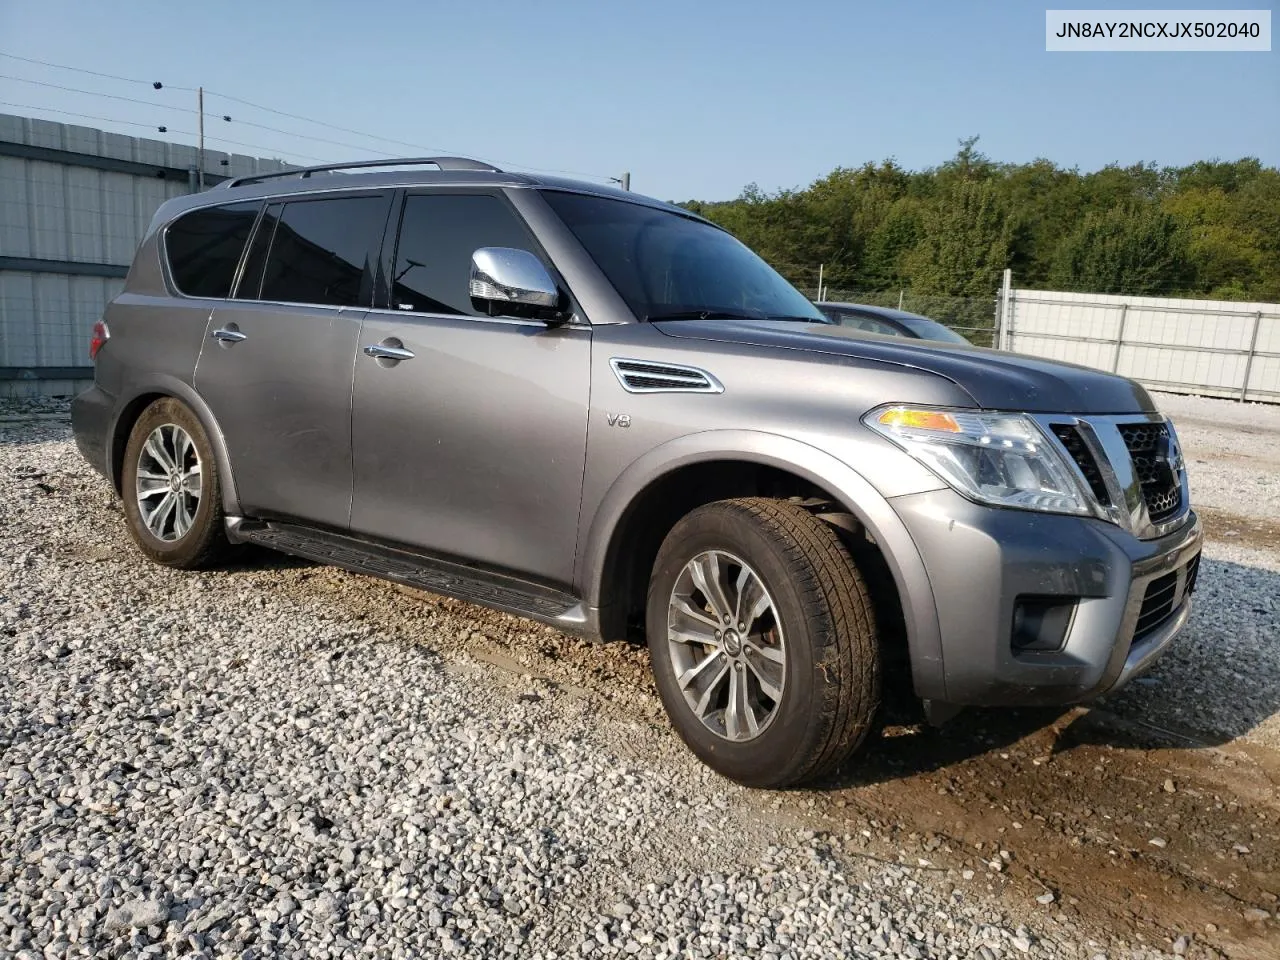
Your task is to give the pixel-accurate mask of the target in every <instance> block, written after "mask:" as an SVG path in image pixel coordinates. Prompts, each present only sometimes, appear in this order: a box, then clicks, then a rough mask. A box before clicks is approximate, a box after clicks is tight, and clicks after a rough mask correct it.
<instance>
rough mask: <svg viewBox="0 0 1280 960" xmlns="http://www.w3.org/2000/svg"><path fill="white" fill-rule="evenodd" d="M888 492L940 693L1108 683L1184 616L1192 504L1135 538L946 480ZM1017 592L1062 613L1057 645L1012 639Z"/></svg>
mask: <svg viewBox="0 0 1280 960" xmlns="http://www.w3.org/2000/svg"><path fill="white" fill-rule="evenodd" d="M890 502H891V503H892V504H893V506H894V508H895V510H896V511H897V513H898V516H899V517H900V518H901V519H902V521H903V523H904V524H905V525H906V527H907V529H908V531H909V532H910V533H911V536H912V538H913V539H914V540H915V543H916V546H917V548H918V549H919V551H920V555H921V557H922V558H923V560H924V565H925V569H926V571H927V572H928V575H929V581H930V585H931V587H932V590H933V598H932V603H933V605H934V607H935V608H936V611H937V617H938V623H939V629H940V633H941V637H942V660H943V670H944V673H945V688H946V701H947V702H949V703H954V704H965V705H990V706H995V705H1017V704H1066V703H1076V702H1080V701H1082V700H1088V699H1091V698H1093V697H1097V696H1100V695H1102V694H1104V693H1108V692H1111V691H1114V690H1117V689H1119V688H1120V687H1121V686H1123V685H1124V684H1125V683H1127V682H1128V681H1129V680H1131V679H1133V678H1134V677H1136V676H1138V675H1139V674H1141V673H1142V672H1143V671H1145V670H1146V669H1148V668H1149V667H1150V666H1151V665H1152V664H1153V663H1154V662H1155V661H1156V660H1157V659H1158V658H1159V656H1160V655H1161V653H1163V652H1164V650H1165V649H1166V648H1167V647H1168V645H1169V643H1170V642H1172V640H1173V638H1174V637H1175V636H1177V634H1178V632H1179V631H1180V630H1181V629H1182V627H1183V626H1184V625H1185V624H1186V621H1187V617H1188V616H1189V614H1190V610H1191V598H1190V594H1191V587H1192V586H1193V585H1194V579H1195V574H1196V571H1197V567H1198V559H1199V556H1200V549H1201V545H1202V541H1203V534H1202V532H1201V527H1200V521H1199V519H1198V518H1197V517H1196V515H1195V513H1194V512H1191V513H1189V514H1188V515H1187V517H1186V521H1185V523H1183V524H1182V525H1181V526H1179V527H1178V528H1177V529H1176V530H1174V531H1172V532H1170V533H1168V534H1166V535H1165V536H1163V537H1161V538H1159V539H1156V540H1138V539H1137V538H1135V537H1133V536H1132V535H1131V534H1129V533H1127V532H1125V531H1124V530H1121V529H1120V528H1119V527H1116V526H1114V525H1113V524H1109V523H1106V522H1104V521H1102V520H1095V519H1090V518H1082V517H1067V516H1058V515H1052V514H1037V513H1030V512H1026V511H1018V510H999V509H993V508H990V507H983V506H979V505H977V504H974V503H971V502H970V501H968V500H965V499H964V498H963V497H961V496H959V495H958V494H956V493H954V492H952V491H950V490H935V491H931V492H929V493H921V494H914V495H911V496H905V497H898V498H895V499H893V500H892V501H890ZM903 599H904V601H905V602H908V603H910V602H912V600H911V598H909V597H908V598H903ZM1028 602H1030V603H1044V604H1049V605H1051V606H1057V607H1059V608H1060V609H1061V610H1063V611H1064V612H1065V616H1064V618H1063V620H1062V623H1063V624H1065V630H1064V631H1063V632H1062V640H1061V644H1060V646H1058V647H1057V648H1056V649H1050V650H1035V649H1025V648H1019V647H1018V646H1017V645H1015V642H1014V636H1015V615H1016V614H1017V612H1018V611H1019V609H1025V606H1024V605H1025V604H1026V603H1028ZM1144 602H1145V603H1146V606H1145V607H1144ZM923 612H924V611H919V612H918V613H923Z"/></svg>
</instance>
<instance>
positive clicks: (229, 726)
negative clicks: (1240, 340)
mask: <svg viewBox="0 0 1280 960" xmlns="http://www.w3.org/2000/svg"><path fill="white" fill-rule="evenodd" d="M62 410H63V408H62V407H60V405H59V404H57V403H56V402H48V401H43V402H42V401H24V402H21V403H16V404H15V403H9V404H5V405H3V406H0V656H2V657H3V669H2V670H0V955H3V954H5V952H6V951H8V952H9V953H11V954H13V955H16V956H19V957H24V958H35V957H41V956H45V957H55V956H111V957H143V956H179V955H183V956H195V957H205V956H208V957H213V956H218V957H223V956H227V957H231V956H234V957H242V958H246V960H248V958H255V957H272V956H298V957H347V956H392V957H399V956H439V955H451V954H454V955H464V956H475V957H490V956H504V955H509V956H521V957H547V958H549V957H583V956H626V955H635V956H642V957H721V956H753V957H766V958H774V957H778V958H781V957H796V958H799V957H837V956H869V957H912V958H916V957H931V958H934V957H936V958H951V957H956V958H967V957H981V958H983V960H996V958H1008V957H1021V956H1031V957H1081V958H1092V957H1095V956H1099V955H1101V956H1124V957H1126V958H1128V957H1133V958H1143V957H1163V956H1166V955H1169V954H1183V953H1186V954H1188V955H1203V956H1217V955H1219V954H1217V953H1216V952H1214V951H1213V950H1211V949H1210V948H1208V947H1203V948H1202V945H1201V943H1200V941H1199V940H1197V939H1196V937H1195V936H1192V937H1186V936H1183V937H1175V936H1166V937H1163V938H1159V939H1153V938H1151V937H1149V936H1148V937H1143V936H1142V935H1141V934H1138V935H1136V936H1135V935H1134V934H1133V932H1132V930H1131V929H1123V930H1122V929H1114V930H1109V929H1101V928H1099V927H1098V926H1097V925H1096V924H1093V925H1091V924H1090V923H1089V922H1087V921H1086V920H1085V919H1084V918H1082V917H1080V916H1079V914H1078V913H1077V912H1076V911H1074V910H1069V911H1067V910H1064V912H1055V911H1058V909H1059V904H1057V903H1056V902H1055V899H1056V894H1055V893H1054V891H1053V890H1052V889H1049V888H1048V887H1045V888H1044V892H1043V893H1040V894H1039V899H1038V900H1037V899H1036V898H1035V897H1034V896H1029V895H1028V896H1023V897H1021V899H1017V898H1014V899H1011V898H1010V897H1008V896H1000V895H998V893H999V888H998V887H997V886H995V885H993V882H992V881H993V878H995V879H999V877H1000V876H1001V875H1002V873H1004V872H1006V871H1008V870H1010V868H1011V867H1012V865H1013V864H1014V863H1016V856H1015V855H1012V854H1010V853H1009V851H1008V850H1002V849H1000V848H990V849H988V850H986V851H985V852H983V853H982V854H981V857H982V860H981V861H979V862H978V863H977V866H978V868H979V872H978V873H977V875H975V870H974V869H973V865H974V864H973V861H972V858H970V860H968V861H964V860H962V859H961V858H960V857H959V856H958V851H954V850H952V846H951V845H950V844H949V843H947V842H946V841H945V839H944V838H938V839H935V840H932V841H930V840H928V839H927V837H928V836H929V835H925V836H922V837H917V835H916V833H911V834H910V838H911V843H907V842H905V841H904V840H902V839H901V833H900V831H899V830H898V829H897V828H896V826H895V827H894V828H892V829H891V828H890V826H889V825H888V824H885V823H882V822H879V821H876V820H872V819H867V820H846V821H845V823H844V829H836V830H822V831H818V832H815V831H814V830H813V829H812V823H813V819H812V817H811V816H809V815H808V813H807V812H806V810H807V809H808V808H813V806H814V803H815V800H814V799H812V798H811V799H808V800H806V799H805V796H806V795H805V794H804V793H799V794H767V793H762V792H753V791H746V790H743V789H741V788H738V787H736V786H733V785H731V784H728V783H726V782H725V781H722V780H719V779H718V778H715V777H714V776H712V775H711V774H710V773H709V772H708V771H706V770H705V769H704V768H702V767H701V766H700V765H698V764H697V763H696V761H694V760H693V759H692V757H691V756H690V755H689V754H688V753H687V752H686V751H685V750H684V749H683V748H682V746H681V745H680V744H679V743H678V741H676V739H675V737H674V736H673V735H671V734H670V732H669V731H668V730H667V728H666V727H665V725H664V724H663V723H662V722H661V718H660V717H659V716H658V711H657V704H656V698H655V697H654V695H653V693H652V690H651V688H650V687H649V686H648V683H647V680H646V679H645V670H646V668H647V661H646V658H645V656H644V654H643V652H642V651H637V650H634V649H632V648H629V647H626V646H611V647H592V646H588V645H585V644H581V643H579V642H578V641H574V640H572V639H570V638H565V637H563V636H561V635H559V634H557V633H555V632H554V631H552V630H549V629H546V628H542V627H539V626H535V625H532V624H529V623H527V622H524V621H518V620H515V619H513V618H509V617H502V616H500V615H497V614H492V613H489V612H487V611H480V610H477V609H476V608H473V607H469V606H467V605H465V604H460V603H457V602H455V601H450V600H444V599H439V598H426V597H424V596H423V595H420V594H411V593H409V592H407V591H403V590H400V589H398V588H396V587H394V586H392V585H389V584H385V583H380V582H377V581H373V580H369V579H366V578H362V577H357V576H352V575H349V574H346V573H343V572H341V571H337V570H332V569H329V568H321V567H313V566H310V565H306V564H301V563H294V562H291V561H286V560H281V559H277V558H273V557H271V556H270V555H261V554H254V553H250V554H247V555H246V558H245V561H244V562H243V563H242V564H240V565H238V566H236V567H233V568H231V569H227V570H222V571H217V572H213V573H202V574H184V573H176V572H172V571H168V570H165V569H162V568H159V567H156V566H153V565H149V564H146V563H144V562H143V561H142V560H141V559H140V558H139V557H138V556H137V555H136V554H135V552H134V551H133V549H132V547H131V545H130V543H129V541H128V538H127V536H126V535H125V533H124V531H123V518H122V515H121V512H120V510H119V507H118V504H117V503H116V502H115V499H114V496H113V495H112V494H111V492H110V490H109V488H108V487H107V485H106V484H105V482H103V481H101V480H100V479H99V478H97V477H96V476H94V475H92V474H91V473H90V472H89V471H88V470H87V469H86V468H85V467H84V465H83V463H82V462H81V461H80V459H79V457H78V455H77V454H76V452H75V450H74V446H73V445H72V444H71V443H70V441H69V430H68V427H67V425H66V423H65V422H63V421H62V420H60V419H58V416H59V414H60V413H61V412H62ZM1185 439H1186V433H1185V432H1184V440H1185ZM1188 449H1191V444H1190V443H1188ZM1216 549H1217V548H1216V547H1215V550H1216ZM1250 549H1255V548H1250ZM1231 557H1234V559H1229V558H1228V557H1227V555H1226V554H1215V555H1214V558H1213V561H1212V563H1210V564H1209V565H1208V566H1207V568H1206V572H1205V580H1206V583H1207V584H1208V585H1209V587H1208V588H1207V589H1206V592H1207V593H1208V592H1209V590H1210V589H1218V590H1221V591H1224V592H1223V593H1222V595H1221V597H1220V599H1219V600H1218V601H1217V602H1216V605H1214V604H1211V603H1204V604H1202V607H1201V611H1200V612H1199V613H1198V614H1197V616H1198V617H1199V618H1200V621H1198V622H1201V621H1203V624H1204V625H1202V626H1199V627H1197V629H1198V630H1200V631H1201V632H1200V633H1199V634H1197V636H1198V637H1199V638H1200V639H1199V641H1198V642H1201V643H1210V642H1211V643H1217V644H1224V643H1228V642H1231V641H1238V642H1239V643H1240V644H1241V645H1242V646H1241V647H1239V648H1236V649H1237V650H1242V649H1243V644H1244V643H1246V642H1247V640H1248V639H1249V637H1253V640H1254V642H1257V639H1258V638H1262V639H1264V640H1268V641H1269V642H1270V643H1271V644H1272V646H1274V644H1275V636H1276V634H1275V631H1274V613H1275V607H1274V603H1275V595H1276V594H1275V591H1272V593H1271V599H1270V604H1271V606H1270V607H1269V608H1268V609H1269V610H1270V614H1271V616H1272V617H1273V619H1272V620H1271V621H1265V622H1268V623H1271V624H1272V626H1270V627H1265V628H1264V627H1263V626H1261V623H1263V622H1264V621H1261V620H1259V621H1258V623H1259V625H1258V626H1257V630H1258V631H1260V632H1256V633H1255V634H1251V635H1250V634H1241V633H1240V632H1239V631H1240V629H1242V628H1240V627H1239V626H1238V625H1239V624H1244V623H1246V622H1248V616H1249V615H1248V614H1247V613H1246V612H1245V610H1244V609H1238V610H1235V611H1234V613H1233V615H1235V616H1238V618H1239V619H1237V620H1232V621H1228V622H1227V623H1226V624H1225V625H1223V626H1220V627H1213V628H1210V627H1209V626H1208V619H1210V618H1211V617H1218V616H1221V615H1225V614H1224V611H1227V610H1230V609H1231V608H1232V607H1241V604H1242V602H1244V603H1245V605H1246V606H1247V602H1252V600H1256V596H1255V595H1254V594H1253V591H1254V590H1256V589H1262V588H1265V587H1266V585H1267V583H1268V582H1273V581H1263V582H1262V583H1261V584H1260V585H1259V584H1254V583H1252V582H1251V581H1247V580H1245V579H1244V577H1243V575H1242V574H1241V573H1240V571H1238V570H1236V569H1234V568H1232V567H1230V566H1228V564H1232V563H1234V564H1237V565H1239V566H1241V567H1243V568H1247V569H1248V570H1255V571H1264V570H1272V569H1273V567H1258V566H1256V563H1255V561H1257V557H1252V558H1249V557H1245V556H1244V554H1243V553H1240V554H1231ZM1270 562H1272V563H1273V564H1274V557H1272V560H1271V561H1270ZM1231 591H1236V592H1234V593H1232V592H1231ZM1246 598H1248V599H1246ZM1215 611H1216V612H1215ZM1265 630H1270V631H1271V633H1270V635H1269V636H1265V635H1264V631H1265ZM1178 656H1180V657H1182V658H1184V661H1185V663H1184V665H1183V666H1182V667H1178V668H1177V669H1175V670H1174V671H1173V673H1172V674H1165V675H1161V676H1160V677H1159V680H1160V682H1161V683H1166V684H1168V685H1170V686H1173V684H1174V683H1177V682H1178V680H1177V677H1178V676H1179V674H1178V670H1196V669H1199V666H1200V665H1199V664H1197V663H1196V661H1195V660H1194V658H1191V659H1187V658H1189V657H1191V654H1190V653H1189V652H1188V651H1185V650H1182V651H1180V652H1179V654H1178ZM531 657H534V658H536V657H541V661H542V662H545V663H550V664H552V666H551V667H548V670H549V671H550V670H554V669H555V668H554V664H555V662H556V661H558V660H561V659H564V660H568V659H570V658H574V659H576V660H577V661H578V662H579V663H580V664H581V665H582V666H581V668H580V674H581V676H583V677H587V678H590V679H589V680H588V679H584V680H583V681H582V682H583V684H584V685H583V686H575V685H574V684H570V683H566V682H563V681H560V680H557V679H555V678H552V677H550V676H547V675H538V673H537V671H530V670H529V669H526V668H523V667H522V666H521V664H522V663H526V662H528V661H529V660H530V658H531ZM1174 662H1175V663H1182V662H1183V661H1180V660H1177V659H1176V658H1175V660H1174ZM1235 662H1236V664H1237V666H1236V667H1235V669H1237V670H1238V671H1240V674H1241V680H1240V682H1238V683H1237V688H1236V692H1237V693H1238V690H1239V689H1243V688H1244V687H1245V686H1247V684H1246V683H1245V682H1244V681H1245V680H1246V679H1248V677H1250V676H1252V677H1253V678H1254V679H1255V680H1256V679H1257V678H1258V676H1259V674H1258V673H1257V665H1256V661H1254V660H1249V661H1246V662H1240V661H1239V660H1237V661H1235ZM1261 676H1263V677H1264V678H1265V677H1266V676H1269V675H1268V674H1265V673H1263V674H1261ZM597 681H598V685H597ZM1155 689H1156V688H1154V687H1149V688H1146V689H1144V690H1142V691H1141V692H1140V693H1139V694H1137V695H1136V696H1137V697H1139V699H1137V700H1134V701H1133V705H1134V709H1139V708H1141V707H1142V705H1143V703H1144V702H1145V701H1143V700H1141V699H1140V698H1141V697H1149V698H1152V699H1155V700H1160V699H1161V698H1160V697H1158V696H1155V694H1154V693H1153V691H1154V690H1155ZM1178 689H1179V690H1182V688H1181V687H1179V688H1178ZM1274 689H1275V685H1273V693H1272V697H1273V698H1274ZM1182 692H1183V693H1185V692H1186V691H1185V690H1182ZM1209 693H1210V694H1211V693H1212V691H1209ZM1196 699H1197V697H1187V696H1182V697H1180V698H1179V702H1180V703H1182V704H1184V705H1185V704H1186V703H1188V702H1191V701H1194V700H1196ZM1267 704H1268V701H1267V700H1266V698H1265V697H1264V698H1263V699H1262V700H1261V701H1259V702H1258V703H1256V704H1254V705H1252V706H1249V707H1247V708H1244V709H1243V712H1241V713H1240V714H1239V715H1237V714H1236V713H1232V712H1231V711H1229V710H1227V708H1226V707H1225V706H1221V707H1215V708H1212V709H1210V710H1209V711H1208V712H1207V713H1206V714H1204V715H1201V714H1195V715H1193V716H1192V717H1191V718H1190V722H1191V723H1193V724H1196V723H1199V724H1200V725H1201V726H1207V727H1213V726H1214V725H1215V724H1217V725H1218V726H1220V727H1222V728H1223V729H1224V730H1225V729H1227V728H1231V729H1234V728H1236V727H1239V726H1241V725H1250V724H1251V729H1263V728H1265V729H1271V728H1270V727H1268V726H1267V724H1268V723H1269V722H1270V721H1262V720H1258V719H1257V715H1258V714H1259V713H1261V712H1264V711H1265V710H1266V709H1267ZM1120 706H1121V708H1124V706H1125V702H1124V701H1122V702H1121V704H1120ZM1270 709H1271V712H1272V714H1274V713H1275V711H1276V705H1275V704H1274V702H1271V703H1270ZM1272 719H1274V718H1272ZM1255 721H1256V722H1255ZM1003 756H1005V757H1007V756H1008V754H1004V755H1003ZM1036 762H1037V763H1039V762H1040V761H1038V760H1037V761H1036ZM1097 769H1098V770H1102V767H1101V766H1099V767H1098V768H1097ZM943 792H945V790H944V789H939V790H938V793H940V794H941V793H943ZM926 802H927V801H926ZM1219 806H1221V804H1220V805H1219ZM1005 809H1006V810H1007V809H1008V808H1007V807H1006V808H1005ZM1015 826H1019V827H1020V824H1017V825H1015ZM1000 832H1001V833H1003V832H1004V828H1003V827H1002V828H1001V829H1000ZM1260 839H1265V838H1261V837H1260ZM1252 842H1255V843H1256V842H1258V841H1252ZM1113 852H1114V851H1113ZM986 859H990V860H991V863H990V865H988V864H986V863H985V862H984V861H985V860H986ZM1011 861H1012V863H1011ZM1037 893H1039V891H1037ZM1062 906H1063V907H1064V908H1065V907H1066V905H1065V904H1063V905H1062ZM1248 909H1250V910H1253V911H1254V913H1253V914H1250V913H1248V911H1247V910H1246V911H1245V913H1244V916H1243V920H1244V922H1245V923H1246V924H1254V925H1257V924H1265V923H1267V922H1269V921H1268V913H1267V911H1266V910H1259V908H1257V907H1249V908H1248ZM1236 922H1240V920H1239V916H1238V915H1237V921H1236ZM1201 949H1204V950H1205V951H1206V952H1204V953H1199V952H1198V951H1200V950H1201Z"/></svg>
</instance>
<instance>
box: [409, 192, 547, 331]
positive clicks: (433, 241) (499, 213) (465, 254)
mask: <svg viewBox="0 0 1280 960" xmlns="http://www.w3.org/2000/svg"><path fill="white" fill-rule="evenodd" d="M480 247H515V248H516V249H519V250H528V251H529V252H530V253H537V252H538V248H537V245H536V244H535V243H534V240H533V237H532V235H531V234H530V233H529V231H528V229H527V228H526V227H525V225H524V223H523V222H522V221H521V220H520V219H519V217H517V216H516V213H515V211H513V210H512V209H511V208H510V207H508V206H507V205H506V204H505V203H504V202H503V201H502V200H500V199H498V198H497V197H493V196H484V195H475V194H472V195H468V194H443V193H441V194H411V195H410V196H408V197H406V198H405V202H404V215H403V216H402V217H401V220H400V240H399V242H398V243H397V245H396V265H395V271H394V273H393V274H392V288H391V305H392V308H393V309H396V310H416V311H419V312H421V313H448V314H455V315H460V316H487V313H486V312H485V311H482V310H477V309H476V308H475V307H474V306H472V303H471V255H472V254H473V253H475V252H476V250H478V249H479V248H480Z"/></svg>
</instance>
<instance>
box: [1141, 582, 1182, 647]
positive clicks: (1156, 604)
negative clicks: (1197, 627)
mask: <svg viewBox="0 0 1280 960" xmlns="http://www.w3.org/2000/svg"><path fill="white" fill-rule="evenodd" d="M1177 595H1178V574H1177V571H1174V572H1173V573H1166V574H1165V575H1164V576H1163V577H1158V578H1156V579H1155V580H1152V581H1151V582H1150V583H1149V584H1147V592H1146V595H1145V596H1144V597H1143V598H1142V609H1141V610H1140V611H1139V613H1138V622H1137V624H1136V625H1135V626H1134V628H1133V635H1134V637H1135V638H1141V637H1142V636H1143V635H1144V634H1147V633H1150V632H1151V631H1152V630H1154V629H1155V628H1156V627H1158V626H1160V624H1162V623H1164V621H1165V620H1167V619H1168V618H1169V614H1171V613H1173V601H1174V599H1175V598H1176V597H1177Z"/></svg>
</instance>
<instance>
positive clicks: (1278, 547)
mask: <svg viewBox="0 0 1280 960" xmlns="http://www.w3.org/2000/svg"><path fill="white" fill-rule="evenodd" d="M1195 510H1196V513H1197V514H1199V515H1200V521H1201V522H1202V523H1203V524H1204V532H1205V536H1207V537H1208V538H1209V539H1210V540H1216V541H1218V542H1220V543H1229V544H1238V545H1241V546H1246V547H1253V548H1254V549H1257V550H1275V551H1280V520H1276V519H1273V518H1270V517H1242V516H1239V515H1237V514H1234V513H1230V512H1229V511H1226V510H1220V509H1218V508H1217V507H1201V506H1196V508H1195Z"/></svg>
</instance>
